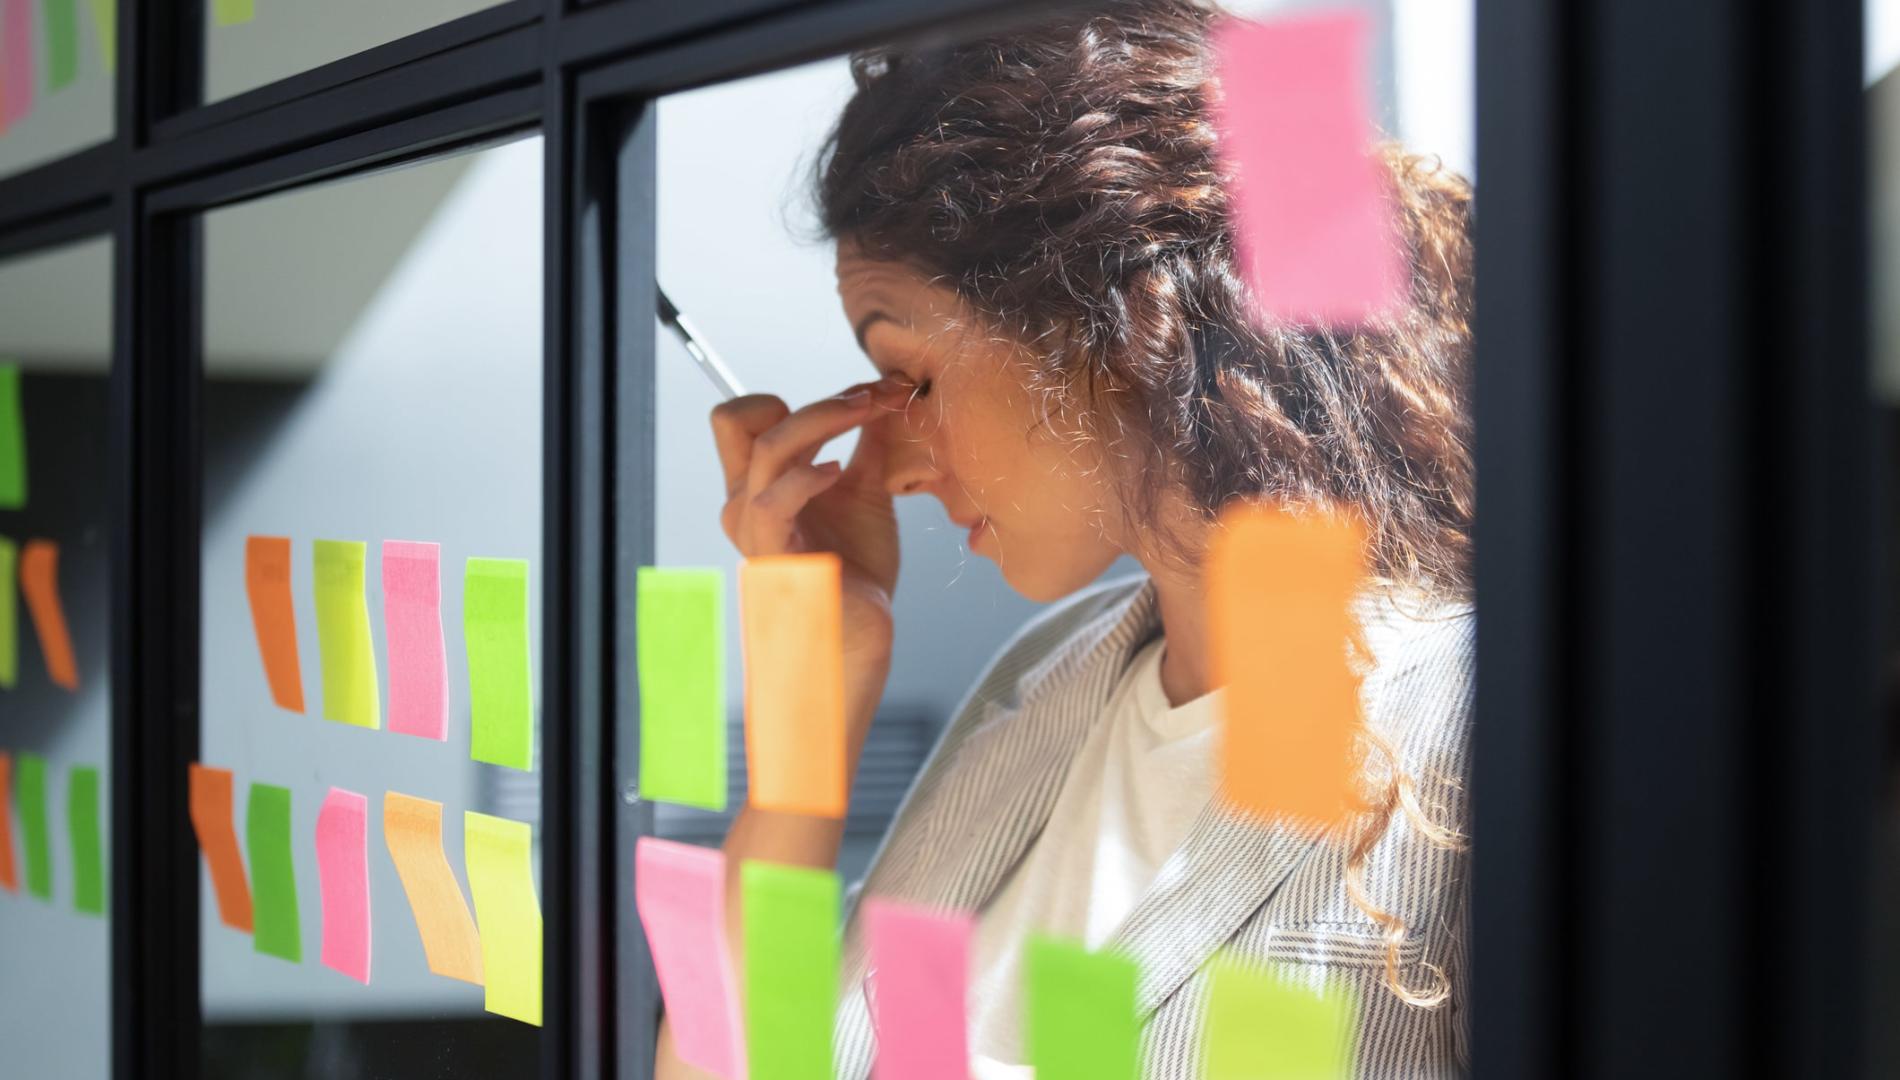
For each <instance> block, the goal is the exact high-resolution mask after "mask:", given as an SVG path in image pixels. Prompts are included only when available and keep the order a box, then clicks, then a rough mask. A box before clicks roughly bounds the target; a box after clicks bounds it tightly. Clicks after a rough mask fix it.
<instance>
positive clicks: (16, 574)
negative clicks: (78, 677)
mask: <svg viewBox="0 0 1900 1080" xmlns="http://www.w3.org/2000/svg"><path fill="white" fill-rule="evenodd" d="M18 580H20V549H19V547H18V546H16V545H15V544H14V542H13V541H12V540H10V539H8V538H7V537H4V536H0V586H4V587H0V687H5V688H6V689H8V690H11V689H13V686H14V684H15V683H17V682H19V679H20V636H19V634H20V606H19V605H20V600H19V597H20V591H19V590H18V589H16V588H14V585H13V583H14V582H16V581H18Z"/></svg>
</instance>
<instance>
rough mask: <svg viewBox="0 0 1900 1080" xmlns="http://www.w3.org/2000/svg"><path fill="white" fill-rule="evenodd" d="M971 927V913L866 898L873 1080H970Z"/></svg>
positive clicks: (866, 992) (867, 988) (868, 996)
mask: <svg viewBox="0 0 1900 1080" xmlns="http://www.w3.org/2000/svg"><path fill="white" fill-rule="evenodd" d="M972 926H973V920H972V919H971V918H970V916H968V915H962V914H945V913H943V912H937V911H930V910H927V909H924V908H918V907H912V906H910V905H908V904H899V903H895V902H892V901H888V900H878V899H870V900H866V901H865V902H864V935H865V941H866V943H867V944H868V945H869V947H870V955H871V967H870V971H869V972H868V973H867V974H866V976H865V994H866V996H867V998H868V1002H867V1003H868V1004H869V1005H870V1007H871V1016H872V1020H873V1022H874V1023H875V1024H876V1027H877V1064H876V1066H875V1067H874V1068H873V1070H872V1076H873V1077H874V1080H969V1075H970V1065H969V1061H970V1052H969V1045H968V1041H967V1037H966V1035H965V1020H964V1001H965V997H966V994H967V991H968V981H969V968H970V933H971V929H972Z"/></svg>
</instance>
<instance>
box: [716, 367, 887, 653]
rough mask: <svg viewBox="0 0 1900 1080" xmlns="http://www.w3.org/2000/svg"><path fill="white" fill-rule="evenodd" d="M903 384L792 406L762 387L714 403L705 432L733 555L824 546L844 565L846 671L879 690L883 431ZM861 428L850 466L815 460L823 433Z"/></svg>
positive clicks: (883, 625) (883, 628)
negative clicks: (712, 447) (722, 485)
mask: <svg viewBox="0 0 1900 1080" xmlns="http://www.w3.org/2000/svg"><path fill="white" fill-rule="evenodd" d="M909 396H910V390H909V388H908V387H905V386H903V385H901V384H900V383H898V382H897V381H895V380H891V379H880V380H878V381H877V382H875V383H864V384H860V385H858V386H854V387H851V388H849V389H847V390H846V391H844V392H843V393H841V394H839V395H837V396H835V397H829V398H825V399H823V400H821V401H817V402H813V403H812V404H810V405H807V406H805V407H804V408H802V409H799V410H798V411H796V412H793V411H791V410H790V409H788V408H787V407H786V405H785V402H783V401H781V400H780V399H778V398H776V397H773V396H771V395H769V394H748V395H746V396H744V397H740V398H735V399H733V400H732V401H728V402H725V403H723V404H721V405H719V406H718V407H717V408H715V409H714V410H713V413H712V426H713V439H714V441H715V442H716V443H717V444H718V447H719V460H720V463H721V464H722V465H723V466H724V469H725V475H726V505H725V508H724V509H723V510H722V511H721V512H720V515H719V523H720V525H721V526H722V527H723V528H724V529H725V531H726V537H727V538H728V539H730V540H731V541H732V543H733V546H734V547H737V548H738V549H739V552H740V554H742V555H745V556H746V557H748V558H750V557H753V556H758V555H783V554H790V553H797V552H816V551H829V552H833V553H835V554H837V556H838V558H839V561H840V562H841V563H842V564H843V572H844V573H843V578H844V581H843V584H844V598H843V599H844V611H843V614H844V651H845V666H846V677H847V679H848V680H851V681H853V682H861V681H862V680H863V679H866V678H874V679H875V681H876V683H877V686H878V689H879V690H881V689H882V683H883V677H884V673H885V671H887V670H888V667H889V663H890V651H891V629H892V628H891V596H892V594H893V592H895V590H896V588H897V565H898V550H897V518H896V515H895V513H894V511H893V509H892V506H891V495H890V492H889V491H887V490H886V489H885V486H884V449H883V442H882V439H883V430H882V429H883V428H884V427H885V426H886V425H882V424H877V423H873V422H872V421H874V420H876V419H878V418H880V417H882V416H885V415H888V412H889V411H890V410H893V409H896V410H901V409H902V408H903V407H904V404H905V403H906V402H907V401H908V400H909ZM852 428H861V429H862V430H860V432H859V434H858V445H857V449H856V451H855V452H853V453H852V455H851V462H850V464H849V465H846V466H842V467H840V466H839V464H838V463H837V462H835V461H828V462H825V463H824V464H822V465H815V464H813V463H812V462H813V459H814V458H815V457H817V455H818V451H819V449H820V448H821V447H822V446H824V444H825V443H826V442H828V441H829V440H831V439H833V438H835V437H837V436H839V435H842V434H844V433H845V432H847V431H850V430H851V429H852Z"/></svg>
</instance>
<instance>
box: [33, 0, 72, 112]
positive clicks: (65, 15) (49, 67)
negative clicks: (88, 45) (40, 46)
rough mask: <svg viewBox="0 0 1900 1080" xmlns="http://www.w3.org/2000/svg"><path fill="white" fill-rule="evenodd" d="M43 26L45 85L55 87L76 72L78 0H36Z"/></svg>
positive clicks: (67, 80)
mask: <svg viewBox="0 0 1900 1080" xmlns="http://www.w3.org/2000/svg"><path fill="white" fill-rule="evenodd" d="M40 22H41V24H42V25H44V26H45V27H46V85H47V87H48V88H49V89H53V90H58V89H59V88H60V87H62V86H65V85H66V84H67V83H70V82H72V81H73V76H75V75H77V74H78V73H79V2H78V0H40Z"/></svg>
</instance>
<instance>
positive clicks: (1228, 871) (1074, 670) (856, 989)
mask: <svg viewBox="0 0 1900 1080" xmlns="http://www.w3.org/2000/svg"><path fill="white" fill-rule="evenodd" d="M1121 591H1122V592H1123V593H1124V595H1123V597H1122V598H1121V599H1119V600H1117V601H1116V602H1114V603H1112V604H1110V605H1109V606H1108V607H1106V609H1104V610H1102V611H1101V612H1100V613H1099V614H1098V615H1096V616H1095V617H1094V618H1092V619H1090V620H1089V621H1087V622H1086V623H1083V624H1082V625H1080V626H1079V627H1078V628H1077V630H1076V631H1075V632H1074V633H1073V634H1072V635H1071V636H1069V637H1068V638H1067V639H1066V641H1065V642H1064V643H1063V645H1062V646H1061V647H1058V648H1055V649H1053V650H1052V651H1051V652H1050V653H1048V654H1047V655H1045V656H1042V657H1039V658H1036V659H1035V660H1034V661H1032V662H1031V663H1030V665H1029V666H1028V667H1026V668H1025V669H1023V673H1022V675H1021V677H1020V679H1018V680H1017V681H1016V682H1015V684H1014V689H1015V691H1016V692H1015V693H1014V694H1013V695H1009V697H1008V699H1007V700H998V699H1000V698H1003V695H1001V694H998V695H996V697H994V698H982V697H979V698H977V699H975V700H973V701H972V702H971V703H970V705H969V706H968V707H967V709H966V711H965V714H964V715H963V716H961V717H960V718H959V722H958V724H957V725H956V726H955V727H953V729H952V730H951V731H950V732H949V733H948V734H947V735H946V739H945V744H944V746H943V747H942V749H940V750H939V752H938V753H937V754H936V756H935V757H934V759H933V761H932V763H931V767H930V769H929V770H928V771H927V772H926V774H925V775H924V776H923V777H921V778H920V779H919V781H918V784H917V787H916V790H915V792H914V793H913V795H912V797H911V798H910V799H909V800H908V801H907V803H906V805H905V807H904V808H903V810H902V811H901V812H900V814H899V817H898V819H897V821H896V822H895V823H894V824H893V827H892V831H891V835H890V838H889V840H888V841H887V844H886V846H885V848H884V850H882V851H880V852H879V854H878V858H877V862H876V864H875V865H874V866H873V868H872V870H871V873H870V875H869V876H868V878H867V879H866V882H865V888H864V892H865V894H866V895H873V896H886V897H891V898H894V899H902V900H907V901H910V902H913V903H919V904H925V905H929V906H934V907H941V908H945V909H950V910H961V911H980V910H981V909H982V908H983V907H984V905H986V904H987V903H989V901H990V899H991V897H992V896H993V895H994V894H995V892H996V890H997V889H998V888H999V887H1001V885H1002V883H1003V882H1004V881H1006V880H1007V879H1008V876H1009V874H1010V872H1011V871H1012V870H1014V869H1015V867H1016V866H1017V864H1018V863H1019V862H1020V861H1021V860H1022V858H1023V856H1024V855H1025V854H1026V853H1027V852H1028V850H1029V848H1030V846H1031V844H1033V843H1034V842H1035V839H1036V837H1037V836H1039V835H1040V834H1041V832H1042V828H1043V826H1044V824H1045V823H1047V821H1048V818H1049V814H1050V812H1051V811H1052V810H1053V808H1054V805H1055V801H1056V796H1057V794H1058V793H1059V792H1060V791H1061V789H1062V783H1063V780H1064V779H1065V778H1066V777H1067V775H1068V770H1069V765H1070V763H1071V762H1072V761H1073V760H1074V758H1075V755H1076V752H1077V751H1078V750H1079V749H1080V747H1081V744H1082V742H1083V740H1084V739H1085V738H1086V737H1087V736H1088V733H1089V731H1090V729H1091V728H1092V727H1093V726H1094V725H1095V724H1096V723H1097V722H1098V721H1100V720H1101V718H1102V715H1103V713H1104V710H1105V708H1106V706H1107V704H1108V697H1109V694H1110V693H1111V692H1112V691H1113V689H1114V686H1115V683H1116V681H1117V680H1118V679H1119V678H1120V677H1121V674H1122V672H1123V671H1124V670H1125V669H1126V668H1127V664H1128V661H1129V659H1130V657H1131V656H1132V655H1133V654H1134V652H1135V650H1136V649H1138V648H1139V647H1140V646H1141V645H1142V644H1144V643H1146V642H1147V641H1149V640H1151V639H1152V638H1153V637H1154V634H1155V632H1156V631H1157V630H1158V629H1159V626H1160V621H1159V615H1158V611H1157V608H1156V604H1155V597H1154V586H1153V584H1152V583H1146V582H1144V583H1143V584H1141V585H1140V586H1139V587H1135V588H1128V587H1126V586H1124V587H1123V589H1122V590H1121ZM958 728H961V729H962V730H957V729H958ZM1319 843H1320V841H1319V840H1316V839H1315V838H1313V837H1312V836H1310V835H1307V834H1305V833H1303V832H1300V831H1297V830H1294V829H1291V828H1287V827H1284V826H1283V825H1281V824H1279V823H1262V822H1259V821H1256V820H1254V819H1251V818H1248V817H1244V816H1242V815H1239V814H1237V813H1234V812H1231V811H1229V810H1227V809H1226V808H1225V807H1223V806H1221V805H1220V804H1218V803H1214V804H1210V805H1209V806H1208V807H1207V808H1206V809H1204V810H1203V811H1202V812H1201V814H1200V816H1199V817H1198V818H1197V820H1196V822H1195V824H1194V826H1193V827H1192V828H1191V829H1190V831H1189V834H1188V838H1187V840H1186V841H1184V842H1183V844H1182V846H1181V847H1180V848H1178V849H1177V850H1176V851H1175V852H1174V854H1173V855H1172V856H1171V857H1170V858H1169V860H1168V861H1167V863H1166V864H1165V865H1164V866H1163V867H1162V869H1161V871H1160V873H1159V874H1158V875H1157V878H1156V881H1155V883H1154V884H1153V885H1152V886H1150V888H1149V890H1148V892H1147V894H1146V895H1145V896H1144V897H1143V898H1142V900H1141V901H1140V902H1138V903H1137V904H1136V906H1135V909H1134V910H1133V911H1132V912H1131V913H1130V915H1129V917H1128V919H1127V920H1126V921H1125V922H1124V923H1123V925H1122V926H1121V928H1120V929H1119V930H1118V931H1117V932H1116V933H1115V934H1114V935H1113V936H1112V937H1111V939H1110V944H1111V947H1113V948H1115V949H1117V950H1119V951H1121V952H1123V953H1124V954H1126V955H1128V956H1130V957H1131V958H1133V959H1135V960H1136V961H1137V962H1139V963H1140V964H1141V968H1142V970H1141V982H1140V987H1139V997H1138V1002H1139V1008H1140V1014H1141V1017H1142V1019H1144V1020H1145V1019H1146V1018H1147V1017H1148V1016H1149V1015H1150V1014H1152V1013H1153V1012H1154V1010H1155V1009H1157V1008H1159V1007H1160V1006H1161V1005H1162V1004H1163V1003H1164V1002H1166V1001H1167V999H1168V998H1169V997H1170V996H1171V995H1172V994H1173V993H1174V992H1175V991H1176V990H1178V989H1179V988H1180V987H1181V986H1182V984H1183V983H1185V982H1186V981H1187V980H1188V979H1189V978H1190V977H1192V976H1193V974H1194V972H1195V971H1196V970H1198V969H1199V968H1200V967H1201V965H1202V964H1204V963H1205V962H1206V961H1207V960H1208V959H1209V958H1210V957H1211V956H1212V955H1213V954H1214V952H1215V951H1216V950H1218V949H1219V948H1220V947H1221V945H1223V944H1224V943H1226V942H1227V940H1228V939H1230V938H1231V937H1232V936H1233V935H1234V933H1235V932H1236V931H1237V930H1239V929H1240V927H1241V926H1242V925H1243V924H1244V923H1245V922H1246V921H1247V919H1248V918H1249V917H1250V916H1252V914H1253V913H1254V912H1255V911H1257V910H1259V908H1260V907H1261V905H1263V904H1264V903H1266V901H1267V900H1268V898H1270V897H1271V896H1272V895H1273V893H1274V891H1275V890H1276V889H1278V887H1279V886H1280V884H1281V883H1282V882H1284V881H1285V880H1286V878H1287V876H1288V875H1289V874H1291V873H1292V872H1293V870H1294V869H1295V868H1296V867H1297V866H1298V865H1299V864H1300V862H1301V861H1302V860H1303V859H1304V858H1305V857H1306V856H1307V855H1308V854H1310V853H1311V852H1312V851H1313V850H1315V849H1316V848H1317V847H1318V845H1319ZM853 922H854V923H855V912H854V917H853ZM866 959H867V958H866V956H865V952H864V945H863V942H862V938H861V935H859V934H857V933H856V932H855V926H854V927H853V932H851V933H849V934H847V936H846V952H845V957H844V976H845V981H844V986H845V987H847V988H848V990H847V993H848V995H849V997H850V998H851V1001H850V1002H849V1004H848V1005H847V1008H846V1014H845V1016H844V1017H841V1020H842V1022H843V1023H844V1024H845V1025H846V1026H854V1025H856V1024H858V1023H863V1024H867V1025H868V1023H869V1016H868V1014H867V1011H866V1010H865V1009H864V1006H863V986H862V983H863V979H864V973H865V968H866ZM843 1041H855V1040H841V1042H843Z"/></svg>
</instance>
